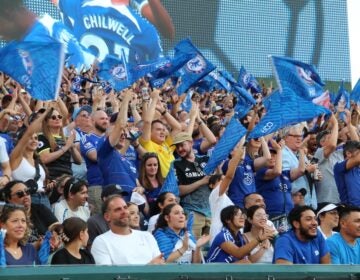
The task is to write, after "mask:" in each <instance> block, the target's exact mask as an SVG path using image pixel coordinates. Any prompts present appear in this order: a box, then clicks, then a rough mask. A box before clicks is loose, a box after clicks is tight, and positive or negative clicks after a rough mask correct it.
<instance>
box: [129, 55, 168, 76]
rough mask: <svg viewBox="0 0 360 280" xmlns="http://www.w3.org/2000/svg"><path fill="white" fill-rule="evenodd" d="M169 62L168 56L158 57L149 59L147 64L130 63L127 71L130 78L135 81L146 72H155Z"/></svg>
mask: <svg viewBox="0 0 360 280" xmlns="http://www.w3.org/2000/svg"><path fill="white" fill-rule="evenodd" d="M170 62H171V59H170V57H160V58H159V59H157V60H155V61H149V62H148V63H147V64H137V65H130V66H129V67H128V68H129V72H130V73H131V77H132V80H133V81H134V82H135V81H137V80H139V79H140V78H142V77H145V76H146V75H147V74H149V73H152V72H155V71H157V70H159V69H160V68H162V67H164V66H166V65H168V64H169V63H170Z"/></svg>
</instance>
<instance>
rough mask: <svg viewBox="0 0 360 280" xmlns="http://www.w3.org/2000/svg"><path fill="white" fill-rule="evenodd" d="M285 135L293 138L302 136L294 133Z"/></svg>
mask: <svg viewBox="0 0 360 280" xmlns="http://www.w3.org/2000/svg"><path fill="white" fill-rule="evenodd" d="M287 136H291V137H294V138H302V137H303V136H302V135H296V134H288V135H287Z"/></svg>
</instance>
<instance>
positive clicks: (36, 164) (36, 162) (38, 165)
mask: <svg viewBox="0 0 360 280" xmlns="http://www.w3.org/2000/svg"><path fill="white" fill-rule="evenodd" d="M39 179H40V163H39V159H35V177H34V181H35V182H37V181H38V180H39Z"/></svg>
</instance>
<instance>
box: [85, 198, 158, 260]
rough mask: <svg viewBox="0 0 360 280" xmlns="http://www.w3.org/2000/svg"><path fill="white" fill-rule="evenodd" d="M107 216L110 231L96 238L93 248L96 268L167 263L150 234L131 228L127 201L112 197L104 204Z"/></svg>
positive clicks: (105, 216) (104, 211)
mask: <svg viewBox="0 0 360 280" xmlns="http://www.w3.org/2000/svg"><path fill="white" fill-rule="evenodd" d="M103 214H104V218H105V220H106V221H107V222H108V223H109V227H110V230H109V231H107V232H105V233H104V234H101V235H99V236H98V237H96V238H95V240H94V243H93V245H92V247H91V253H92V255H93V256H94V259H95V262H96V264H99V265H128V264H138V265H143V264H160V263H165V260H164V258H163V256H162V254H161V253H160V250H159V247H158V245H157V242H156V240H155V238H154V237H153V236H152V235H151V234H150V233H149V232H146V231H138V230H133V229H131V228H130V225H129V223H130V221H129V211H128V207H127V205H126V202H125V200H124V199H123V198H122V197H121V196H119V195H112V196H110V197H109V198H108V199H107V200H105V202H104V204H103Z"/></svg>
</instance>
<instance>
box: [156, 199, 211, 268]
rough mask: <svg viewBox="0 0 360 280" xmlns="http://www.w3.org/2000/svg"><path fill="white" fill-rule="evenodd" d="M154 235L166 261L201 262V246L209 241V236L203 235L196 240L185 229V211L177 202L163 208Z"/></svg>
mask: <svg viewBox="0 0 360 280" xmlns="http://www.w3.org/2000/svg"><path fill="white" fill-rule="evenodd" d="M154 236H155V239H156V241H157V243H158V245H159V249H160V251H161V253H163V254H164V258H165V261H166V262H167V263H174V262H175V263H201V260H202V255H201V247H202V246H204V245H205V244H206V243H207V242H208V241H209V236H203V237H201V238H200V239H199V240H198V241H197V242H196V240H195V239H194V237H193V236H192V234H190V233H189V232H188V231H187V230H186V217H185V213H184V210H183V208H182V207H181V206H180V205H179V204H170V205H168V206H166V207H165V208H164V210H163V212H162V214H161V215H160V217H159V220H158V222H157V224H156V229H155V232H154Z"/></svg>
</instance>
